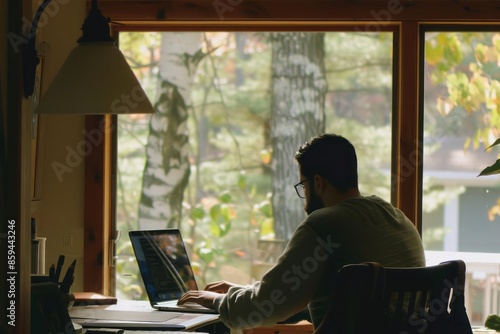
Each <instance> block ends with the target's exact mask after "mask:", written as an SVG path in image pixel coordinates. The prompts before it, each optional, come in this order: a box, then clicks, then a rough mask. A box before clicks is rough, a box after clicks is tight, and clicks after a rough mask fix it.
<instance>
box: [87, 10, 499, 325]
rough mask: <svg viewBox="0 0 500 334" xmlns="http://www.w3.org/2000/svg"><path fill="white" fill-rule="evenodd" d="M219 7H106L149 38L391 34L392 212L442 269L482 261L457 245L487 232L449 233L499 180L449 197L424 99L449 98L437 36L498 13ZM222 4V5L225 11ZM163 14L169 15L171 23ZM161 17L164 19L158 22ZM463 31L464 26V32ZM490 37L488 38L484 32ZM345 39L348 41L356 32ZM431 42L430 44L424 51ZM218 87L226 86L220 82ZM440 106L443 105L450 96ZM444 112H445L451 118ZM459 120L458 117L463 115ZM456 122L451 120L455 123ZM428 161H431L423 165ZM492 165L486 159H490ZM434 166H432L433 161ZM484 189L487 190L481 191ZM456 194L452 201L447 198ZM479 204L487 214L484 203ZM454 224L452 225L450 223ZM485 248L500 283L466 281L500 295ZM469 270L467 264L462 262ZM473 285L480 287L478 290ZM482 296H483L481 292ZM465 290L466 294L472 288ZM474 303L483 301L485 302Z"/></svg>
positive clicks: (450, 174) (438, 135) (430, 104)
mask: <svg viewBox="0 0 500 334" xmlns="http://www.w3.org/2000/svg"><path fill="white" fill-rule="evenodd" d="M216 3H217V4H220V2H213V3H206V2H199V1H194V2H193V3H191V4H190V6H189V7H188V6H184V5H181V4H173V5H169V6H168V8H165V4H164V3H163V2H151V3H149V4H144V5H141V6H139V7H137V6H134V4H132V3H130V2H118V3H115V2H113V4H111V3H109V2H103V3H102V4H101V9H102V11H103V12H104V13H107V15H110V17H112V18H113V20H114V21H116V22H120V23H124V24H125V26H117V27H116V30H117V31H125V30H136V31H149V30H151V29H150V28H151V27H152V26H153V25H156V24H159V25H161V27H162V30H169V31H184V30H186V31H188V30H189V31H193V30H200V29H201V30H207V31H212V32H213V31H228V30H230V31H242V30H253V29H247V28H248V27H251V28H253V27H257V28H256V29H255V30H268V31H273V30H274V29H271V28H269V27H277V28H278V29H276V30H284V29H290V27H292V28H293V29H295V28H297V29H295V30H297V31H325V30H328V29H325V28H324V27H325V26H329V25H332V26H333V25H335V24H338V26H341V27H342V26H344V27H348V26H350V24H352V23H353V20H355V21H356V23H357V27H358V28H359V29H355V30H354V31H356V32H358V33H361V32H364V33H377V32H381V31H382V30H384V29H389V31H392V34H393V41H394V43H393V50H392V54H393V55H394V56H393V58H392V62H393V64H394V69H395V70H394V71H393V73H392V80H393V81H392V82H393V84H392V87H391V88H392V89H391V95H392V102H391V105H392V109H393V112H392V114H391V116H390V117H391V120H390V122H391V124H392V131H390V134H391V140H390V141H391V145H392V146H391V153H390V154H392V159H391V161H390V163H391V165H390V166H387V168H384V167H385V166H383V165H381V166H382V167H381V168H380V169H377V170H379V171H386V172H388V171H390V174H391V175H392V184H391V187H390V190H391V199H392V202H393V203H394V204H396V205H397V206H398V207H400V208H401V209H402V210H403V211H404V212H405V213H406V214H407V215H408V216H409V217H410V219H412V220H413V221H414V223H415V224H416V226H417V228H418V229H419V231H421V233H422V236H423V240H424V243H425V245H426V252H427V254H428V255H429V254H430V255H432V256H430V257H429V256H428V257H429V262H432V261H434V262H438V261H440V260H446V259H447V256H451V255H456V257H463V256H466V255H467V253H476V252H475V251H470V250H464V249H462V248H461V247H463V245H460V241H458V243H457V240H460V236H462V235H464V234H471V235H472V234H473V233H478V232H481V231H480V229H479V228H477V229H474V228H473V231H470V230H468V231H465V230H464V231H461V230H458V229H456V228H455V229H449V228H448V225H450V226H452V224H456V223H457V222H458V223H459V224H460V225H455V226H461V224H462V222H461V219H458V220H457V218H454V216H455V217H457V216H458V214H459V210H458V208H463V207H464V206H463V201H470V200H471V199H472V201H476V198H477V196H476V193H474V192H482V193H483V195H484V193H485V191H484V187H487V190H488V191H489V192H490V194H494V192H496V191H497V190H496V189H495V187H494V186H495V184H496V178H495V177H484V178H475V177H471V176H472V174H470V175H471V176H466V178H468V181H467V182H463V183H462V184H461V186H462V187H456V186H453V187H451V186H450V183H448V181H450V179H452V178H455V177H459V176H460V175H459V174H460V173H458V172H459V170H447V171H446V172H445V173H444V174H445V175H443V173H441V174H440V173H438V171H439V169H436V165H434V166H432V165H431V164H430V163H431V162H432V160H430V159H429V157H428V155H433V154H434V155H439V153H437V152H439V151H437V150H442V149H443V148H442V147H441V146H440V145H441V144H442V143H445V142H446V141H445V140H444V139H443V132H442V130H444V129H447V128H449V123H448V122H449V121H450V118H453V117H441V119H440V120H439V122H437V120H438V119H439V117H440V116H438V113H437V111H436V110H437V109H439V108H441V107H438V106H437V105H439V104H438V103H437V102H438V100H437V96H436V95H434V96H433V95H428V92H430V91H433V92H434V94H435V93H436V92H443V91H444V92H446V89H447V87H446V85H444V84H443V83H442V82H441V83H433V82H432V81H431V77H430V73H432V68H431V67H432V66H433V65H432V63H433V62H435V59H432V53H431V54H429V52H428V50H429V49H428V48H427V47H429V46H431V45H432V44H431V40H432V39H433V38H434V37H436V36H438V35H441V37H439V38H440V39H434V40H435V41H437V43H438V44H443V43H444V44H448V42H447V40H448V39H452V38H455V37H459V36H455V37H452V36H453V35H454V33H456V32H462V33H463V32H464V31H467V30H468V31H476V32H480V31H487V30H489V31H495V30H496V31H498V30H499V29H498V26H496V27H495V24H497V23H498V17H497V15H498V14H497V9H496V8H495V5H494V3H492V2H487V1H476V2H474V4H473V5H472V4H471V6H463V4H462V3H458V2H457V3H454V2H442V3H437V2H436V3H432V4H431V3H429V4H427V3H400V2H387V1H371V2H369V3H366V2H363V1H361V2H360V4H359V6H352V4H349V3H347V2H345V3H344V2H328V3H326V2H324V1H315V0H311V1H309V2H308V6H303V4H302V3H300V2H293V1H290V2H286V6H283V2H281V1H277V2H275V1H273V0H270V1H266V2H260V1H258V2H254V1H245V2H243V3H240V2H232V3H231V4H230V5H229V6H226V7H224V9H223V11H222V12H221V11H220V10H219V11H218V10H217V8H215V7H213V5H214V4H216ZM222 3H223V4H226V2H222ZM117 4H118V5H117ZM219 9H220V8H219ZM165 13H168V15H165ZM165 16H167V17H168V19H165V20H163V19H160V20H159V19H158V18H163V17H165ZM305 18H307V19H305ZM326 21H328V22H326ZM423 22H425V24H424V23H423ZM463 22H467V23H466V24H463ZM431 23H436V25H437V27H438V28H436V26H432V29H431V28H429V24H431ZM474 23H480V24H481V25H480V26H479V28H478V27H477V26H474V25H473V24H474ZM184 27H188V29H184ZM228 27H229V28H228ZM284 27H286V28H284ZM487 27H488V28H489V29H486V28H487ZM491 27H493V28H491ZM267 28H269V29H267ZM337 29H338V28H337ZM345 30H346V31H347V30H349V31H352V30H351V29H350V28H349V29H345ZM440 32H445V34H440ZM462 37H463V36H462ZM470 40H471V39H469V41H470ZM426 41H427V42H428V43H425V42H426ZM424 43H425V45H426V46H427V47H426V48H424V47H423V46H424ZM466 44H467V43H464V44H463V45H466ZM421 46H422V47H421ZM424 51H425V55H424ZM449 51H450V50H447V51H446V52H449ZM452 53H454V51H452ZM424 57H425V58H424ZM428 57H431V58H430V59H429V58H428ZM434 57H435V55H434ZM419 70H420V73H419ZM219 83H221V84H224V83H223V82H219ZM433 85H437V86H438V87H437V88H436V89H437V90H436V89H435V88H433V87H432V86H433ZM443 97H445V98H446V99H447V96H446V94H444V95H443ZM424 102H425V103H424ZM441 105H442V104H441ZM441 109H442V108H441ZM458 109H460V108H458ZM443 110H446V108H445V109H443ZM455 111H457V110H455ZM458 112H460V111H459V110H458ZM454 114H455V113H454ZM455 121H456V120H451V123H453V122H455ZM424 122H425V124H424ZM433 122H434V123H433ZM435 122H437V124H438V125H436V123H435ZM422 125H423V126H422ZM333 130H334V129H333ZM474 150H475V149H474V145H471V146H470V148H469V149H468V150H467V151H466V152H467V153H466V154H467V155H468V154H474V155H476V154H477V155H481V156H482V157H481V158H480V159H486V160H487V164H490V161H491V162H493V161H494V160H495V159H494V157H493V156H494V155H495V153H493V154H491V153H487V152H482V148H479V147H478V148H477V149H476V151H474ZM441 152H443V151H441ZM449 153H453V154H452V155H451V156H453V157H456V156H457V155H456V154H455V153H459V154H458V156H459V159H460V156H462V157H463V156H464V154H463V153H462V150H460V149H459V150H458V151H455V152H449V151H448V152H445V153H444V154H449ZM422 154H424V155H425V157H422ZM486 156H488V157H487V158H486ZM467 159H468V161H467V162H468V163H469V162H471V161H473V160H474V159H469V158H468V157H467ZM490 159H491V160H490ZM435 162H436V160H434V163H435ZM464 163H465V160H464ZM481 165H482V164H481ZM389 167H390V168H389ZM437 167H440V166H437ZM422 169H423V172H422ZM480 169H481V168H478V169H477V170H476V172H475V173H474V174H476V173H478V172H479V170H480ZM476 175H477V174H476ZM422 176H423V177H422ZM435 176H439V180H438V181H439V182H436V179H435ZM422 179H424V180H422ZM457 180H462V181H463V180H464V178H463V177H461V176H460V178H459V179H455V181H457ZM445 181H446V182H445ZM433 182H434V183H433ZM479 183H482V184H483V185H482V186H479ZM473 184H474V185H473ZM455 185H456V183H455ZM445 187H446V189H445ZM480 188H483V189H480ZM382 189H385V188H382ZM450 190H452V191H451V192H450ZM374 192H375V191H374ZM496 196H497V195H496V194H494V195H488V197H489V198H491V199H494V198H496ZM488 201H489V199H488ZM480 202H481V204H484V203H483V201H482V200H481V201H480ZM470 204H471V203H469V205H470ZM472 204H473V203H472ZM479 206H480V205H475V206H474V205H473V207H474V210H477V211H481V212H484V211H482V210H480V209H481V208H479ZM494 207H495V205H494V204H487V205H486V207H485V211H486V212H488V210H489V209H490V208H494ZM477 211H470V212H466V214H469V213H470V214H472V215H475V214H476V212H477ZM448 217H451V218H452V219H451V220H448ZM474 217H475V216H474ZM445 218H446V219H445ZM118 219H119V217H118ZM495 219H498V218H495ZM445 224H446V226H445ZM445 232H446V234H445ZM488 235H490V233H489V232H488V231H485V232H484V236H486V237H487V236H488ZM457 238H458V239H457ZM122 240H123V238H122ZM484 240H486V239H484ZM483 244H486V242H483V237H481V239H480V240H479V241H477V242H470V243H469V245H468V246H467V247H469V248H467V249H472V248H470V247H471V246H479V248H478V250H477V251H480V252H482V254H481V258H482V259H483V260H485V261H489V262H492V263H497V271H496V272H493V274H494V275H493V276H492V277H493V278H496V283H495V281H494V280H493V279H492V280H485V279H484V277H477V276H478V275H477V274H475V273H474V272H471V268H472V267H473V266H471V265H469V266H468V270H469V271H468V274H469V278H470V277H473V279H469V280H468V282H469V283H473V284H476V283H477V282H479V284H485V285H490V286H494V285H495V284H497V286H498V279H499V278H498V277H499V274H500V273H499V272H498V263H500V261H499V260H498V259H497V258H495V257H490V255H498V252H497V253H489V255H486V254H487V253H485V252H490V251H486V250H485V249H484V248H482V247H483V246H486V245H483ZM450 245H454V247H455V248H449V246H450ZM457 245H458V246H457ZM457 247H458V248H457ZM449 252H459V253H449ZM441 255H442V256H441ZM440 256H441V257H440ZM466 262H467V263H468V262H469V261H467V260H466ZM495 275H496V276H495ZM479 276H481V274H479ZM475 279H478V280H479V281H477V282H476V281H474V280H475ZM479 288H480V289H482V287H481V286H479ZM466 289H467V290H470V289H469V287H467V288H466ZM95 290H97V289H95ZM478 291H479V290H478ZM484 291H489V292H494V291H495V290H494V289H485V290H484ZM496 291H498V290H496ZM473 294H474V292H473ZM476 295H478V296H480V295H481V294H476ZM483 296H486V295H483ZM494 296H497V297H494ZM490 297H491V298H492V300H493V301H494V300H495V298H497V299H496V300H497V302H496V303H495V302H493V303H492V305H491V311H492V312H495V310H497V311H496V313H498V294H496V295H495V294H494V293H491V294H490ZM481 298H482V297H481ZM468 302H469V306H468V312H469V315H470V318H471V320H473V324H475V325H482V323H481V318H482V317H484V313H482V312H484V308H483V302H484V300H481V299H477V298H476V299H473V298H469V299H468ZM495 307H496V309H495Z"/></svg>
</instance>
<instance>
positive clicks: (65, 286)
mask: <svg viewBox="0 0 500 334" xmlns="http://www.w3.org/2000/svg"><path fill="white" fill-rule="evenodd" d="M75 266H76V260H74V261H73V262H72V263H71V265H70V266H69V268H68V270H67V271H66V275H64V278H63V280H62V282H61V292H64V293H67V292H69V287H70V286H71V284H72V283H73V279H74V277H73V274H74V273H75Z"/></svg>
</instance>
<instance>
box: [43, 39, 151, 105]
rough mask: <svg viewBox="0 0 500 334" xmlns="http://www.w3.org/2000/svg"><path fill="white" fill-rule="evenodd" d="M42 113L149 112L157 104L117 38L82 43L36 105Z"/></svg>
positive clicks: (70, 55)
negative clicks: (116, 43)
mask: <svg viewBox="0 0 500 334" xmlns="http://www.w3.org/2000/svg"><path fill="white" fill-rule="evenodd" d="M36 112H37V113H39V114H145V113H153V112H154V108H153V106H152V105H151V102H150V101H149V99H148V98H147V96H146V94H145V92H144V90H143V89H142V87H141V85H140V84H139V81H138V80H137V78H136V77H135V75H134V73H133V72H132V69H131V68H130V66H129V65H128V63H127V61H126V60H125V57H124V56H123V54H122V53H121V51H120V50H119V49H118V48H117V47H116V46H115V43H114V42H88V43H79V44H78V46H76V47H75V48H74V49H73V50H72V51H71V53H70V54H69V56H68V58H67V59H66V61H65V62H64V64H63V65H62V67H61V69H60V70H59V72H58V73H57V75H56V77H55V78H54V80H53V82H52V84H51V85H50V86H49V88H48V89H47V91H46V92H45V94H44V95H43V96H42V97H41V99H40V103H39V104H38V107H37V109H36Z"/></svg>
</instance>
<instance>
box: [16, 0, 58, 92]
mask: <svg viewBox="0 0 500 334" xmlns="http://www.w3.org/2000/svg"><path fill="white" fill-rule="evenodd" d="M51 1H52V0H43V2H42V4H41V5H40V6H39V7H38V9H37V11H36V13H35V16H34V17H33V22H32V23H31V29H30V31H29V34H28V41H27V43H26V45H25V46H24V48H23V54H22V61H23V85H24V96H25V97H26V98H29V97H30V96H31V95H32V94H33V91H34V89H35V75H36V67H37V66H38V64H39V63H40V59H39V58H38V54H37V51H36V45H35V43H36V30H37V27H38V22H39V21H40V17H41V16H42V13H43V11H44V10H45V7H47V6H48V5H49V3H50V2H51Z"/></svg>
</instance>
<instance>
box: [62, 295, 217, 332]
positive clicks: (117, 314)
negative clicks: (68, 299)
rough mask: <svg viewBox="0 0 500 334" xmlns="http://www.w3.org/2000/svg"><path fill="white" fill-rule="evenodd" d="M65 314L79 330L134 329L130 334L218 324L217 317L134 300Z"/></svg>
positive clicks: (81, 308) (85, 308) (189, 329)
mask: <svg viewBox="0 0 500 334" xmlns="http://www.w3.org/2000/svg"><path fill="white" fill-rule="evenodd" d="M69 314H70V317H71V319H72V320H73V322H75V323H78V324H82V325H83V327H90V326H92V327H108V328H109V327H111V328H122V329H128V330H129V331H132V330H133V329H137V330H133V334H139V333H140V331H146V332H148V333H150V334H151V333H154V332H155V331H158V330H159V331H160V332H161V333H166V332H168V331H181V330H182V331H194V330H196V329H199V328H202V327H206V326H208V325H211V324H215V323H218V322H220V320H219V315H217V314H201V313H192V312H165V311H158V310H156V309H153V308H152V307H151V306H150V304H149V302H147V301H134V300H119V301H118V302H117V304H115V305H91V306H74V307H72V308H71V309H70V310H69ZM177 326H178V328H176V327H177ZM148 328H151V330H149V329H148Z"/></svg>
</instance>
